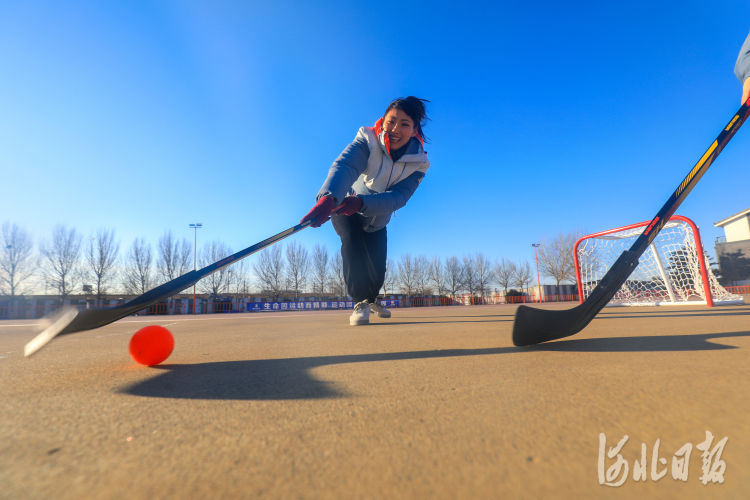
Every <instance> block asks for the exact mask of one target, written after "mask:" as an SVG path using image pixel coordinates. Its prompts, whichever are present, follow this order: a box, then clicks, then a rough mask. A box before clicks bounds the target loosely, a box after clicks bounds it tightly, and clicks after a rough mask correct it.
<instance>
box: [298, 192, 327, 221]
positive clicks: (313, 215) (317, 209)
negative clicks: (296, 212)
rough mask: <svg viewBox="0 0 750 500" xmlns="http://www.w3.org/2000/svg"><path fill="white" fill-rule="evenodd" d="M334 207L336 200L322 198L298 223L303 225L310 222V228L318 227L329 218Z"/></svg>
mask: <svg viewBox="0 0 750 500" xmlns="http://www.w3.org/2000/svg"><path fill="white" fill-rule="evenodd" d="M335 207H336V198H334V197H333V196H330V195H329V196H324V197H322V198H321V199H319V200H318V202H317V203H316V204H315V206H314V207H313V208H312V210H310V211H309V212H308V213H307V215H305V216H304V217H302V220H301V221H299V223H300V224H304V223H305V222H307V221H310V225H311V226H312V227H320V226H322V225H323V224H325V222H326V221H327V220H328V219H330V218H331V212H333V209H334V208H335Z"/></svg>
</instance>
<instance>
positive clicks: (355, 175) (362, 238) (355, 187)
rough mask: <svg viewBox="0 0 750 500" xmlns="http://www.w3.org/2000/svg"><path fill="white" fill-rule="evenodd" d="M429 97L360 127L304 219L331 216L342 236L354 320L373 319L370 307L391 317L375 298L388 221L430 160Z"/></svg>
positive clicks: (393, 107)
mask: <svg viewBox="0 0 750 500" xmlns="http://www.w3.org/2000/svg"><path fill="white" fill-rule="evenodd" d="M425 102H428V101H426V100H425V99H419V98H417V97H413V96H409V97H406V98H403V99H402V98H399V99H396V100H394V101H393V102H391V103H390V104H389V105H388V107H387V108H386V110H385V114H384V115H383V117H382V118H380V119H379V120H378V121H377V122H375V125H374V126H373V127H361V128H360V129H359V132H358V133H357V137H356V138H355V139H354V141H353V142H352V143H351V144H349V146H347V147H346V149H344V151H343V152H342V153H341V155H339V157H338V158H337V159H336V161H335V162H334V163H333V165H332V166H331V168H330V169H329V171H328V177H327V178H326V180H325V182H324V183H323V187H322V188H321V189H320V191H319V192H318V196H317V200H318V201H317V203H316V205H315V206H314V207H313V209H312V210H310V212H309V213H308V214H307V215H305V217H303V218H302V221H301V222H306V221H311V224H310V225H311V226H313V227H320V226H321V225H322V224H324V223H325V222H326V221H327V220H328V219H329V218H332V224H333V227H334V229H335V230H336V233H338V235H339V237H340V238H341V257H342V260H343V268H344V280H345V281H346V286H347V291H348V293H349V295H350V296H351V297H352V298H353V299H354V301H355V303H356V304H355V306H354V312H353V313H352V315H351V317H350V318H349V324H350V325H365V324H367V323H369V322H370V311H371V310H372V312H374V313H376V314H377V315H378V316H379V317H381V318H389V317H390V316H391V313H390V311H388V310H387V309H385V308H384V307H383V306H381V305H380V304H378V303H377V301H376V298H377V296H378V292H380V289H381V287H382V286H383V281H384V279H385V265H386V257H387V236H386V225H387V224H388V222H389V221H390V218H391V214H393V212H395V211H396V210H398V209H399V208H401V207H403V206H404V205H406V202H407V201H408V200H409V198H411V196H412V195H413V194H414V191H416V189H417V187H418V186H419V183H420V182H421V181H422V179H423V178H424V175H425V173H426V172H427V169H428V168H429V166H430V162H429V160H428V159H427V153H426V152H425V151H424V134H423V133H422V125H423V124H424V122H425V120H426V119H427V114H426V112H425V106H424V103H425Z"/></svg>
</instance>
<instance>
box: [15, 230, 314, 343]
mask: <svg viewBox="0 0 750 500" xmlns="http://www.w3.org/2000/svg"><path fill="white" fill-rule="evenodd" d="M309 225H310V221H306V222H304V223H302V224H297V225H296V226H292V227H290V228H289V229H286V230H284V231H281V232H280V233H278V234H275V235H273V236H271V237H269V238H266V239H265V240H263V241H259V242H258V243H256V244H254V245H252V246H249V247H247V248H245V249H244V250H240V251H239V252H237V253H234V254H232V255H230V256H228V257H225V258H223V259H221V260H219V261H217V262H214V263H213V264H209V265H208V266H206V267H204V268H202V269H198V270H194V271H190V272H188V273H185V274H183V275H182V276H179V277H177V278H175V279H173V280H171V281H168V282H166V283H164V284H162V285H159V286H157V287H156V288H153V289H151V290H149V291H148V292H146V293H144V294H143V295H139V296H138V297H136V298H134V299H133V300H131V301H129V302H126V303H125V304H122V305H120V306H117V307H113V308H110V309H86V310H83V311H78V312H77V313H76V312H71V310H70V309H65V310H63V311H62V312H61V313H60V314H58V315H56V316H53V317H52V318H50V320H49V321H50V326H49V327H48V328H46V329H45V330H44V331H42V332H41V333H40V334H39V335H37V336H36V337H34V338H33V339H32V340H31V341H30V342H29V343H28V344H26V348H25V350H24V354H25V355H26V356H29V355H31V354H33V353H34V352H36V351H38V350H39V349H41V348H42V347H44V346H45V345H46V344H47V343H49V342H50V341H51V340H52V339H53V338H54V337H56V336H59V335H65V334H68V333H76V332H81V331H85V330H92V329H94V328H99V327H101V326H105V325H108V324H110V323H113V322H115V321H117V320H118V319H121V318H124V317H125V316H129V315H131V314H133V313H135V312H137V311H140V310H142V309H144V308H146V307H148V306H150V305H152V304H155V303H157V302H159V301H160V300H164V299H166V298H167V297H171V296H172V295H174V294H176V293H178V292H180V291H182V290H184V289H186V288H188V287H190V286H192V285H193V284H195V283H197V282H198V281H200V280H201V279H203V278H205V277H206V276H208V275H210V274H212V273H215V272H216V271H218V270H220V269H222V268H224V267H226V266H228V265H230V264H233V263H235V262H237V261H239V260H241V259H244V258H245V257H247V256H248V255H251V254H253V253H255V252H258V251H259V250H262V249H264V248H266V247H268V246H270V245H272V244H274V243H276V242H278V241H281V240H283V239H284V238H286V237H288V236H291V235H293V234H294V233H297V232H299V231H301V230H302V229H304V228H306V227H307V226H309Z"/></svg>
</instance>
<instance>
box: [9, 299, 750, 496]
mask: <svg viewBox="0 0 750 500" xmlns="http://www.w3.org/2000/svg"><path fill="white" fill-rule="evenodd" d="M560 307H570V304H566V305H563V306H560ZM514 310H515V309H514V307H512V306H474V307H460V306H459V307H441V308H437V307H436V308H415V309H404V310H396V311H395V312H394V315H393V316H394V317H393V318H392V319H391V320H388V321H384V320H378V323H377V324H374V325H370V326H367V327H357V328H353V327H349V326H348V324H347V314H346V313H345V312H343V311H339V312H309V313H304V312H299V313H276V314H273V313H270V314H256V315H250V314H246V315H221V316H203V317H198V318H191V317H151V318H147V319H139V318H129V319H125V320H122V321H119V322H117V323H115V324H113V325H110V326H107V327H105V328H101V329H98V330H94V331H90V332H83V333H78V334H74V335H69V336H64V337H61V338H59V339H57V340H56V341H55V342H53V343H52V344H50V345H49V346H48V347H46V348H45V349H44V350H42V351H41V352H39V353H38V354H37V355H35V356H34V357H32V358H30V359H25V358H23V356H22V354H21V351H22V348H23V345H24V343H25V342H26V341H28V340H29V339H30V338H31V337H32V335H33V331H32V328H31V326H32V325H31V323H32V322H23V321H20V322H19V321H4V322H0V400H1V401H2V404H3V407H2V412H0V498H52V497H55V498H60V497H62V498H94V497H95V498H109V497H112V498H153V497H164V498H209V497H219V498H232V497H256V496H258V497H260V496H263V497H269V498H290V497H300V498H315V497H323V498H430V497H434V498H459V497H460V498H551V497H554V498H573V497H576V498H580V497H585V498H594V497H606V496H617V497H624V498H630V497H636V496H640V497H648V498H674V497H676V496H678V495H679V496H681V497H682V498H692V497H695V498H699V497H701V498H703V497H708V496H711V497H712V498H750V474H748V470H750V423H749V419H748V415H749V414H750V402H749V401H748V389H750V383H749V381H750V354H749V353H750V306H731V307H721V308H715V309H708V308H705V307H702V306H695V307H664V308H637V309H636V308H633V309H625V308H617V309H615V308H608V309H605V310H604V311H603V312H602V313H601V314H600V315H599V316H598V317H597V318H596V319H595V320H594V321H593V322H592V323H591V325H590V326H589V327H588V328H586V329H585V330H584V331H583V332H581V333H579V334H578V335H577V336H575V337H572V338H571V339H569V340H563V341H558V342H554V343H549V344H546V345H541V346H537V347H535V348H525V349H519V348H515V347H513V346H512V343H511V340H510V332H511V327H512V320H513V313H514ZM146 324H161V325H168V327H169V328H170V330H171V331H172V332H173V333H174V336H175V339H176V347H175V351H174V353H173V354H172V356H171V357H170V358H169V359H168V360H167V361H166V362H165V364H164V365H162V366H160V367H156V368H146V367H143V366H139V365H136V364H135V363H134V362H133V361H131V359H130V357H129V355H128V353H127V343H128V341H129V339H130V336H131V335H132V334H133V332H134V331H135V330H137V329H138V328H140V327H142V326H145V325H146ZM706 431H710V432H711V433H713V441H712V444H711V446H710V447H709V449H708V452H711V451H714V452H718V450H719V449H721V447H722V446H721V442H720V440H721V439H723V438H725V437H726V438H727V441H726V443H725V445H724V446H723V452H722V454H721V455H720V456H719V455H718V453H715V454H714V455H712V456H710V457H709V460H708V461H709V462H710V464H709V465H710V467H713V468H715V469H716V471H717V472H722V470H723V475H720V474H717V475H715V477H716V478H718V477H719V476H723V480H724V482H723V484H718V483H717V484H712V483H710V482H709V483H708V484H707V485H704V484H703V483H702V481H701V476H702V475H703V471H702V465H703V460H702V456H701V454H702V452H701V451H700V450H699V449H698V445H699V444H700V443H701V442H703V441H705V439H706ZM601 433H603V435H604V438H605V444H604V451H603V452H600V439H601ZM625 435H627V436H628V441H627V442H625V443H624V444H623V446H622V448H621V450H620V452H619V455H620V458H619V462H618V456H617V455H618V453H617V451H616V450H614V451H613V453H612V456H611V457H610V456H609V455H607V452H609V451H610V450H611V449H612V448H613V447H616V446H617V444H618V442H619V441H620V440H621V439H623V437H624V436H625ZM657 442H658V448H657V449H656V460H654V455H653V453H654V448H655V445H656V444H657ZM686 443H690V444H692V447H691V454H690V456H689V460H688V461H687V464H688V467H687V473H688V477H687V481H684V482H683V481H681V480H677V479H674V478H673V476H672V463H673V462H675V464H677V465H679V460H678V459H679V457H677V458H675V455H676V454H677V455H680V452H679V450H680V449H681V447H682V446H683V445H685V444H686ZM642 444H643V445H645V448H646V449H645V465H646V469H645V474H646V480H645V481H636V480H635V479H634V478H633V477H634V475H633V474H634V472H636V476H637V477H640V472H641V467H640V466H641V464H642V463H643V460H642V456H641V446H642ZM660 459H661V460H663V462H660ZM600 461H601V472H602V473H603V475H604V477H603V478H602V479H601V481H609V482H611V483H617V482H619V481H620V480H621V476H622V473H623V472H624V471H625V468H626V467H627V473H628V475H627V478H626V480H625V481H624V484H622V485H621V486H619V487H610V486H606V485H601V484H600V478H599V472H600V470H599V462H600ZM623 462H624V463H623ZM664 464H666V465H664ZM652 467H653V469H652ZM723 467H725V469H723ZM680 470H681V469H679V467H678V468H676V469H675V472H676V473H679V472H680ZM662 471H665V472H666V474H665V475H664V476H663V477H662V478H661V479H659V480H658V481H656V480H655V477H658V475H659V474H661V473H662ZM618 472H619V474H618ZM608 474H609V477H608ZM654 474H656V476H654Z"/></svg>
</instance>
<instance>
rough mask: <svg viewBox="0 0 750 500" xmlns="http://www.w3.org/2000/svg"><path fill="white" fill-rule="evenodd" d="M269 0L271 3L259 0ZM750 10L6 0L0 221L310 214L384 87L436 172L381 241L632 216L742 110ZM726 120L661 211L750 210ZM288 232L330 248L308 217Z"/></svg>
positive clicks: (166, 226) (717, 214)
mask: <svg viewBox="0 0 750 500" xmlns="http://www.w3.org/2000/svg"><path fill="white" fill-rule="evenodd" d="M270 4H272V5H270ZM749 20H750V4H748V3H747V2H746V1H725V2H718V3H711V4H709V2H699V1H681V2H644V1H633V2H628V3H620V2H533V1H532V2H466V3H463V4H456V3H455V2H427V3H426V2H389V1H380V2H368V3H364V2H259V3H256V2H250V1H246V2H221V1H212V2H208V1H205V2H189V1H172V2H166V1H165V2H86V1H79V2H65V3H64V5H63V3H61V2H34V3H31V2H2V3H0V63H1V66H0V67H2V77H0V171H1V172H2V174H1V175H2V183H1V184H0V186H1V187H0V222H4V221H10V222H15V223H17V224H19V225H21V226H22V227H24V228H25V229H26V230H28V231H29V232H30V233H32V235H33V236H34V237H35V239H36V240H40V239H44V238H49V236H50V234H51V231H52V227H53V226H54V225H55V224H58V223H63V224H66V225H68V226H71V227H75V228H76V229H77V230H79V231H80V232H81V233H83V234H84V235H88V234H90V233H92V232H93V231H94V230H95V229H96V228H99V227H107V228H113V229H115V231H116V236H117V238H118V239H119V240H120V241H121V247H122V250H125V249H126V248H127V247H128V246H129V245H130V244H131V243H132V241H133V239H135V238H136V237H144V238H146V239H147V240H149V241H150V242H152V243H153V244H156V242H157V240H158V238H159V236H160V235H162V234H163V233H164V231H165V230H172V231H173V232H174V233H175V234H177V235H178V236H184V237H186V238H188V239H189V240H192V236H193V235H192V231H191V230H190V229H189V228H188V224H189V223H191V222H201V223H203V225H204V228H203V229H201V230H200V232H199V234H198V237H199V245H200V242H206V241H209V240H219V241H222V242H224V243H225V244H227V245H229V246H230V247H231V248H233V249H234V250H238V249H241V248H244V247H246V246H249V245H251V244H253V243H255V242H257V241H258V240H261V239H264V238H266V237H267V236H269V235H271V234H274V233H276V232H279V231H281V230H282V229H285V228H287V227H289V226H291V225H293V224H295V223H296V222H298V221H299V219H300V218H301V217H302V216H303V215H304V214H305V213H306V212H307V211H308V210H309V209H310V207H311V206H312V204H313V203H314V197H315V194H316V192H317V191H318V188H319V187H320V185H321V184H322V182H323V179H324V178H325V175H326V172H327V169H328V167H329V166H330V164H331V162H332V161H333V160H334V159H335V158H336V156H337V155H338V154H339V152H340V151H341V150H342V149H343V148H344V147H345V146H346V145H347V144H348V142H349V141H351V139H353V137H354V135H355V133H356V131H357V128H358V127H359V126H362V125H371V124H372V123H374V122H375V120H376V119H377V118H378V117H379V116H381V115H382V113H383V111H384V109H385V107H386V105H387V104H388V102H390V100H391V99H393V98H394V97H398V96H405V95H416V96H419V97H423V98H427V99H430V100H431V101H432V102H431V104H430V107H429V108H428V112H429V114H430V117H431V119H432V120H431V121H430V122H429V123H428V124H427V127H426V128H425V133H426V134H427V136H428V137H429V139H430V143H429V144H428V145H427V151H428V153H429V155H430V159H431V162H432V166H431V168H430V170H429V172H428V174H427V177H426V178H425V180H424V182H423V183H422V184H421V186H420V188H419V189H418V190H417V193H416V194H415V195H414V197H413V198H412V200H411V201H410V202H409V204H408V205H407V206H406V207H405V208H404V209H402V210H401V211H399V212H398V213H397V214H396V216H395V217H394V218H393V219H392V222H391V224H390V225H389V229H388V230H389V256H390V257H392V258H394V259H397V258H398V257H399V256H400V255H402V254H404V253H411V254H424V255H427V256H435V255H437V256H442V257H447V256H450V255H457V256H462V255H465V254H468V253H473V252H476V251H481V252H483V253H484V254H486V255H488V256H490V257H491V258H501V257H505V258H508V259H511V260H515V261H518V262H521V261H524V260H528V261H530V262H532V263H533V249H532V248H531V243H532V242H536V241H544V240H545V239H551V238H553V237H554V236H555V235H557V234H558V233H567V232H572V231H580V232H583V233H588V232H594V231H599V230H603V229H608V228H611V227H616V226H620V225H624V224H629V223H632V222H636V221H641V220H648V219H650V218H651V217H653V215H654V214H655V213H656V211H657V210H658V209H659V208H660V207H661V206H662V204H663V203H664V201H665V200H666V199H667V198H668V196H669V195H670V194H671V193H672V191H673V190H674V189H675V188H676V187H677V185H678V184H679V183H680V181H681V180H682V178H683V177H684V176H685V175H686V174H687V172H688V171H689V169H690V168H691V167H692V165H693V164H694V163H695V162H696V161H697V159H698V158H699V157H700V156H701V155H702V153H703V152H704V151H705V149H706V148H707V147H708V145H709V144H710V143H711V142H712V141H713V139H714V138H715V136H716V135H717V134H718V132H719V131H720V130H721V128H722V127H723V126H724V125H725V123H726V122H727V121H728V120H729V118H731V116H732V114H733V113H734V112H735V111H736V109H737V107H738V106H739V100H740V84H739V82H738V81H737V80H736V78H735V77H734V75H733V72H732V70H733V67H734V62H735V59H736V57H737V52H738V50H739V47H740V45H741V44H742V41H743V40H744V38H745V36H746V35H747V32H748V29H750V21H749ZM749 156H750V131H748V130H740V132H739V133H738V135H737V136H736V138H735V139H734V140H733V142H732V143H730V145H729V146H728V147H727V149H726V150H725V151H724V153H722V156H720V157H719V159H718V160H717V161H716V163H715V164H714V166H713V167H712V168H711V170H709V172H708V173H707V174H706V176H705V177H704V178H703V179H702V180H701V182H700V183H699V184H698V185H697V187H696V188H695V190H694V191H693V193H691V194H690V196H689V197H688V198H687V200H686V201H685V202H684V204H683V205H682V207H681V208H680V210H679V211H678V213H681V214H683V215H686V216H688V217H690V218H692V219H693V220H695V221H696V222H697V223H698V225H699V226H700V227H701V230H702V233H703V238H704V242H705V243H706V245H707V246H708V247H709V248H708V250H709V251H710V252H711V253H712V252H713V240H714V239H715V237H716V236H720V235H721V234H722V231H721V230H719V229H717V228H714V227H713V223H714V222H716V221H718V220H721V219H723V218H725V217H727V216H729V215H732V214H734V213H737V212H739V211H741V210H744V209H746V208H748V207H750V196H749V195H748V188H747V186H748V182H747V181H748V174H747V163H748V157H749ZM296 238H297V239H298V240H299V241H300V242H302V243H304V244H305V245H307V246H308V247H310V248H312V246H313V245H314V244H315V243H316V242H321V243H324V244H325V245H327V246H328V247H329V249H330V250H331V251H334V250H335V249H337V247H338V242H337V237H336V235H335V233H334V231H333V229H332V227H331V226H330V224H326V225H325V226H323V228H321V229H317V230H313V229H308V230H305V231H303V232H301V233H300V234H299V235H298V236H296Z"/></svg>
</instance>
